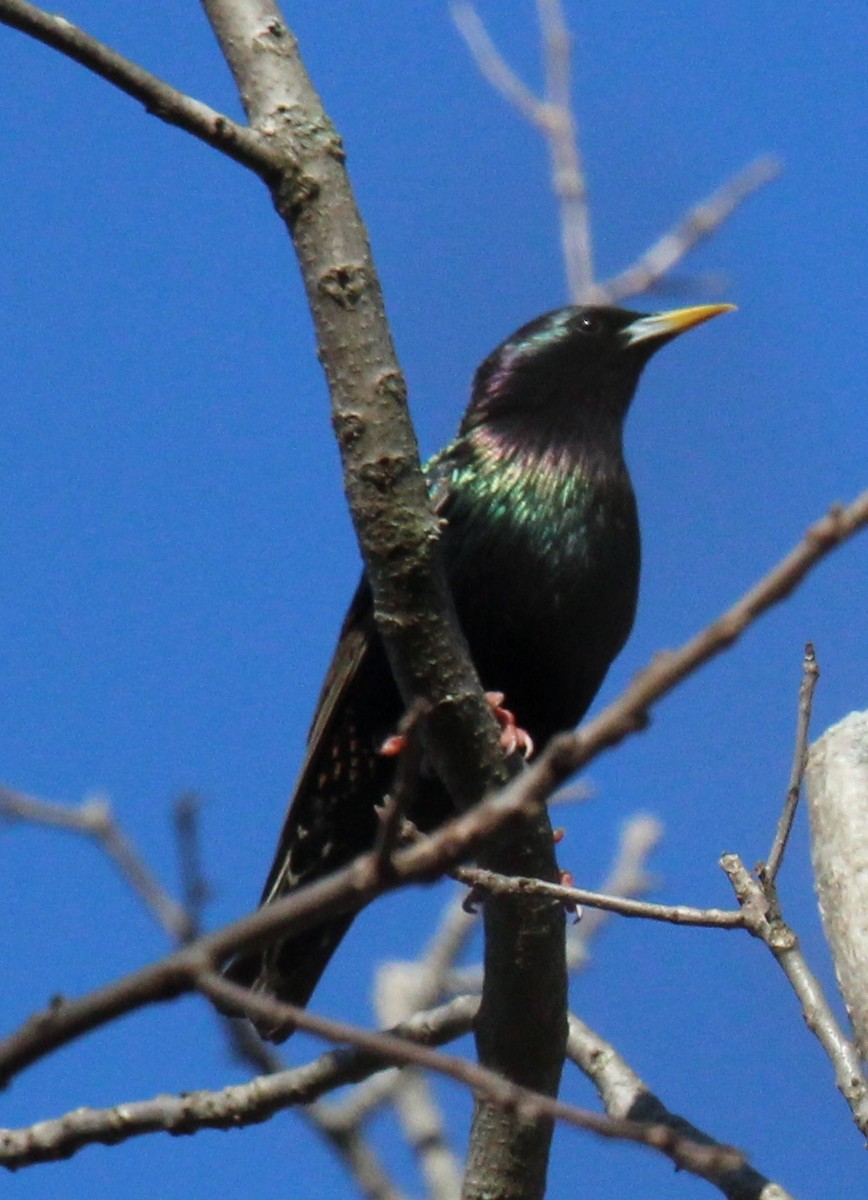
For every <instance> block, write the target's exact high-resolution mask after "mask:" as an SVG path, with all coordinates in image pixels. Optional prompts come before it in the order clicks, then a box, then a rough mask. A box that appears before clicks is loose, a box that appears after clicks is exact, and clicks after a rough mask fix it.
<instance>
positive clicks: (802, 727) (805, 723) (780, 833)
mask: <svg viewBox="0 0 868 1200" xmlns="http://www.w3.org/2000/svg"><path fill="white" fill-rule="evenodd" d="M819 678H820V668H819V666H818V664H817V658H816V655H815V654H814V647H813V646H812V645H811V643H810V642H808V644H807V645H806V646H805V657H804V659H803V662H802V684H801V687H800V688H799V714H798V719H797V721H796V745H795V749H794V751H793V766H792V770H791V771H790V782H789V785H788V787H787V795H786V799H785V800H784V808H783V812H782V813H781V816H780V820H779V821H778V827H777V830H776V832H775V840H774V842H773V843H772V848H771V850H770V851H769V856H768V859H767V860H766V862H765V863H761V864H760V867H759V871H758V874H759V878H760V881H761V882H762V883H763V885H766V884H774V882H775V880H776V879H777V875H778V871H779V870H780V866H781V863H782V862H783V861H784V852H785V850H786V848H787V841H788V840H789V836H790V831H791V830H792V828H793V821H794V820H795V816H796V809H797V807H798V804H799V796H800V795H801V791H802V778H803V776H804V774H805V767H806V765H807V762H808V731H809V729H810V725H811V708H812V706H813V703H814V689H815V688H816V686H817V680H818V679H819Z"/></svg>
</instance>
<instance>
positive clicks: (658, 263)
mask: <svg viewBox="0 0 868 1200" xmlns="http://www.w3.org/2000/svg"><path fill="white" fill-rule="evenodd" d="M781 170H782V164H781V161H780V159H778V158H774V157H773V156H771V155H762V156H761V157H760V158H756V159H754V161H753V162H751V163H748V165H747V166H746V167H742V169H741V170H740V171H738V172H736V174H735V175H733V176H732V177H731V178H730V179H728V180H726V182H725V183H723V184H722V185H721V186H720V187H719V188H718V189H717V190H716V191H715V192H712V194H711V195H710V196H708V197H707V198H706V199H705V200H701V201H700V202H699V204H696V205H694V206H693V208H691V209H689V210H688V211H687V213H686V214H685V215H684V216H683V217H682V218H681V220H680V221H679V222H678V224H677V225H675V226H674V227H673V228H672V229H670V230H669V232H668V233H665V234H664V235H663V237H661V238H659V239H658V240H657V241H656V242H655V243H654V245H653V246H651V248H650V249H649V250H646V251H645V253H644V254H643V255H641V257H639V258H638V259H637V260H636V262H635V263H633V264H632V266H629V267H627V268H626V270H624V271H620V272H619V273H618V274H617V275H613V276H612V277H611V279H606V280H603V281H602V282H601V283H599V284H597V286H596V289H595V290H596V293H597V295H598V297H599V303H606V304H618V303H619V302H620V301H621V300H625V299H626V298H627V297H628V296H637V295H639V294H640V293H642V292H650V291H653V290H654V289H655V288H656V287H657V286H658V284H659V283H660V281H661V280H662V279H663V277H664V276H666V275H668V274H669V272H670V271H672V269H673V268H674V267H676V266H677V265H678V263H680V262H681V260H682V259H683V258H685V257H686V255H688V254H689V253H690V251H691V250H693V249H694V248H695V247H696V246H698V245H699V243H700V242H703V241H705V239H706V238H709V237H711V235H712V234H713V233H715V232H716V231H717V230H718V229H719V228H720V227H721V225H723V224H724V222H725V221H728V220H729V218H730V217H731V216H732V214H733V213H734V212H735V210H736V209H737V208H738V207H739V205H740V204H742V203H743V202H744V201H745V200H747V198H748V197H749V196H752V195H753V193H754V192H757V191H759V189H760V188H762V187H765V186H766V184H768V183H771V182H772V180H774V179H777V177H778V175H780V173H781Z"/></svg>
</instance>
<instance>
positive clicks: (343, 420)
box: [332, 412, 365, 452]
mask: <svg viewBox="0 0 868 1200" xmlns="http://www.w3.org/2000/svg"><path fill="white" fill-rule="evenodd" d="M332 424H333V425H334V430H335V434H336V436H337V439H338V441H339V442H340V444H341V449H342V450H343V451H344V452H346V451H348V450H352V448H353V447H354V446H355V445H356V443H357V442H358V441H359V439H360V438H361V437H362V435H363V434H364V432H365V421H364V418H363V417H360V416H359V414H358V413H353V412H349V413H336V414H335V416H334V418H333V420H332Z"/></svg>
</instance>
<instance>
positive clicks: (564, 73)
mask: <svg viewBox="0 0 868 1200" xmlns="http://www.w3.org/2000/svg"><path fill="white" fill-rule="evenodd" d="M537 12H538V17H539V24H540V33H541V43H542V58H543V71H544V74H545V95H544V97H542V98H540V97H539V96H537V95H535V94H534V93H533V92H532V91H531V89H530V88H529V87H528V86H527V85H526V84H525V83H524V82H523V81H522V80H521V79H520V78H519V77H518V75H516V73H515V71H513V69H512V67H510V66H509V64H508V63H507V62H506V60H505V59H504V57H503V55H502V54H501V53H500V51H499V50H498V49H497V47H496V46H495V44H494V42H493V41H492V39H491V35H490V34H489V33H488V30H487V29H486V28H485V25H484V23H483V21H482V18H481V17H480V16H479V13H478V12H477V11H476V9H475V8H474V7H473V5H472V4H469V3H466V2H465V0H460V2H459V3H456V4H453V5H452V18H453V20H454V22H455V25H456V27H457V29H458V32H459V33H460V34H461V36H462V37H463V39H464V41H465V43H466V45H467V48H468V50H469V51H470V53H471V55H472V57H473V60H474V62H475V63H476V66H477V68H478V69H479V72H480V74H481V75H482V77H483V78H484V79H486V80H487V81H488V82H489V83H490V84H491V86H492V87H493V88H494V89H495V91H497V92H499V93H500V94H501V96H503V98H504V99H505V100H506V101H507V102H508V103H509V104H511V105H512V106H513V107H514V108H515V109H517V111H518V112H519V113H521V115H522V116H523V117H524V118H525V119H526V120H527V121H529V122H530V123H531V124H532V125H533V126H534V127H535V128H536V129H538V130H539V131H540V133H541V134H542V136H543V137H544V138H545V142H546V146H547V148H548V153H549V159H550V162H551V181H552V191H553V193H554V195H555V197H556V199H557V201H558V205H559V207H560V217H561V219H560V229H561V244H562V249H563V259H564V267H565V270H566V275H567V291H568V295H569V297H570V300H571V302H572V303H574V304H580V303H586V302H589V301H591V300H593V299H594V298H595V295H596V289H595V287H594V266H593V249H592V242H591V227H590V212H589V208H588V190H587V185H586V182H585V174H584V170H583V168H582V160H581V154H580V151H579V142H578V127H577V121H576V115H575V111H574V109H573V106H572V85H571V75H572V61H571V58H572V56H571V51H570V34H569V30H568V28H567V24H566V21H565V20H564V14H563V9H562V7H561V4H560V0H537Z"/></svg>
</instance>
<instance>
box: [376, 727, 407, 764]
mask: <svg viewBox="0 0 868 1200" xmlns="http://www.w3.org/2000/svg"><path fill="white" fill-rule="evenodd" d="M406 745H407V735H406V734H405V733H390V734H389V736H388V737H387V738H386V740H385V741H384V742H383V744H382V745H381V746H380V749H379V753H380V754H382V756H383V758H397V757H398V755H399V754H400V753H401V752H402V750H404V748H405V746H406Z"/></svg>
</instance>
